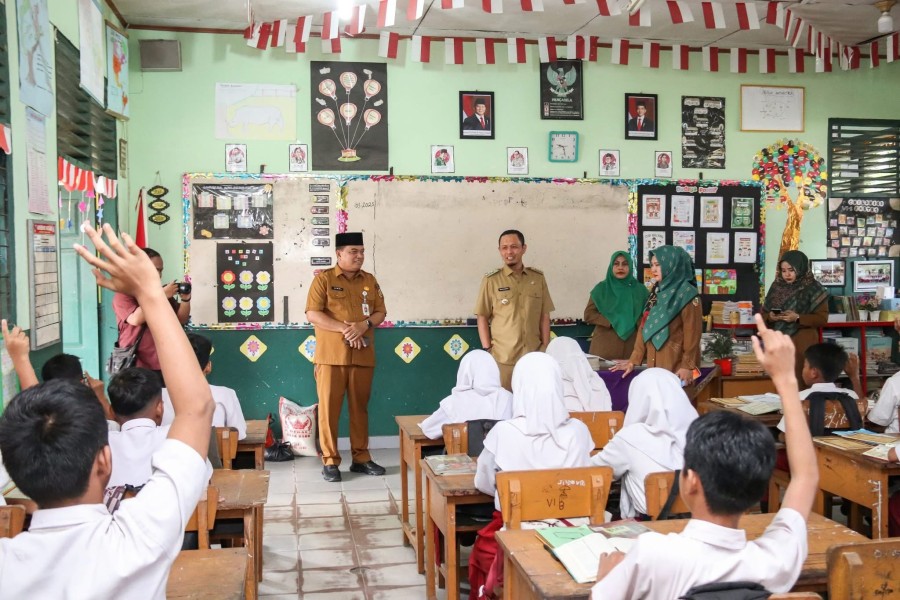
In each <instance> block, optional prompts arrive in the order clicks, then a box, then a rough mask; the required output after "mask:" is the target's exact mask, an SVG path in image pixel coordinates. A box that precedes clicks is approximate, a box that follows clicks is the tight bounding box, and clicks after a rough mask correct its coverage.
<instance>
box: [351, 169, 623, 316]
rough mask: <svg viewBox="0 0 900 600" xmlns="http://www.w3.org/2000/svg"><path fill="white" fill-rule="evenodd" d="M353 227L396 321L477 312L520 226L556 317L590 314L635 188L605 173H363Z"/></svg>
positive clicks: (354, 188)
mask: <svg viewBox="0 0 900 600" xmlns="http://www.w3.org/2000/svg"><path fill="white" fill-rule="evenodd" d="M347 185H348V194H347V205H348V206H347V212H348V230H349V231H360V230H361V231H362V232H363V234H364V238H365V245H366V262H365V266H364V267H363V269H365V270H367V271H370V272H372V273H374V275H375V276H376V277H377V278H378V282H379V284H380V285H381V287H382V289H383V290H384V297H385V304H386V306H387V313H388V317H387V318H388V320H389V321H392V322H393V323H394V324H395V325H416V324H434V323H435V321H437V322H439V323H440V322H445V321H446V322H447V323H448V324H449V323H453V322H459V320H463V319H467V318H472V317H474V313H473V311H474V308H475V298H476V296H477V294H478V290H479V288H480V285H481V280H482V278H483V277H484V274H485V273H487V272H490V271H493V270H494V269H497V268H498V267H501V266H502V261H501V258H500V255H499V252H498V250H497V245H498V244H497V241H498V237H499V235H500V233H501V232H502V231H504V230H506V229H518V230H520V231H522V233H523V234H524V235H525V242H526V245H527V246H528V248H527V250H526V253H525V257H524V263H525V265H526V266H533V267H535V268H538V269H540V270H541V271H543V272H544V275H545V276H546V279H547V284H548V287H549V289H550V295H551V297H552V298H553V303H554V305H555V306H556V310H555V311H554V312H553V313H552V314H551V315H550V316H551V318H552V319H575V318H581V317H582V316H583V315H584V307H585V305H586V304H587V300H588V294H589V293H590V291H591V288H593V286H594V285H595V284H596V283H597V282H598V281H599V280H600V279H602V278H603V277H605V276H606V268H607V266H608V264H609V257H610V255H611V254H612V253H613V252H614V251H616V250H626V251H627V250H628V188H627V187H625V186H617V187H614V186H612V185H610V184H608V183H601V182H597V181H581V180H579V181H577V182H569V181H566V182H554V181H549V180H533V179H531V180H520V181H489V180H486V181H464V180H459V179H451V178H448V179H437V178H435V179H422V180H401V179H393V180H388V179H383V178H373V179H368V178H367V179H356V180H351V181H349V182H348V183H347Z"/></svg>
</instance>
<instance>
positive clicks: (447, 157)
mask: <svg viewBox="0 0 900 600" xmlns="http://www.w3.org/2000/svg"><path fill="white" fill-rule="evenodd" d="M455 170H456V164H455V163H454V161H453V146H432V147H431V172H432V173H453V172H454V171H455Z"/></svg>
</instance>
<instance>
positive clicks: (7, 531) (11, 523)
mask: <svg viewBox="0 0 900 600" xmlns="http://www.w3.org/2000/svg"><path fill="white" fill-rule="evenodd" d="M24 527H25V507H24V506H0V538H11V537H16V536H17V535H19V534H20V533H22V529H23V528H24Z"/></svg>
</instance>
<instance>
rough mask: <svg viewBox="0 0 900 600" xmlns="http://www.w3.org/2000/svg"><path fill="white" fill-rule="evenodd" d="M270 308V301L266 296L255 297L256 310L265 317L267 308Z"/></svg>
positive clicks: (267, 312)
mask: <svg viewBox="0 0 900 600" xmlns="http://www.w3.org/2000/svg"><path fill="white" fill-rule="evenodd" d="M271 308H272V301H271V300H269V298H268V297H267V296H260V297H259V298H257V299H256V310H257V312H259V314H260V315H261V316H263V317H265V316H266V315H267V314H269V310H270V309H271Z"/></svg>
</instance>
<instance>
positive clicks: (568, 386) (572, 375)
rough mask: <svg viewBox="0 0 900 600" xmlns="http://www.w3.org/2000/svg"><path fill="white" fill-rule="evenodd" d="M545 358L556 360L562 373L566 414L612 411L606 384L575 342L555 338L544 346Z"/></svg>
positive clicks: (567, 338) (564, 338) (563, 338)
mask: <svg viewBox="0 0 900 600" xmlns="http://www.w3.org/2000/svg"><path fill="white" fill-rule="evenodd" d="M546 352H547V354H549V355H550V356H552V357H553V358H555V359H556V361H557V362H558V363H559V366H560V369H561V370H562V378H563V396H564V397H563V402H564V403H565V405H566V410H568V411H569V412H590V411H601V410H612V399H611V398H610V395H609V390H608V389H606V384H605V383H603V380H602V379H600V376H599V375H597V373H596V372H595V371H594V370H593V369H591V365H590V363H588V360H587V357H586V356H585V355H584V351H582V349H581V346H579V345H578V342H576V341H575V340H573V339H572V338H570V337H557V338H554V339H553V340H551V342H550V343H549V344H547V350H546Z"/></svg>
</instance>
